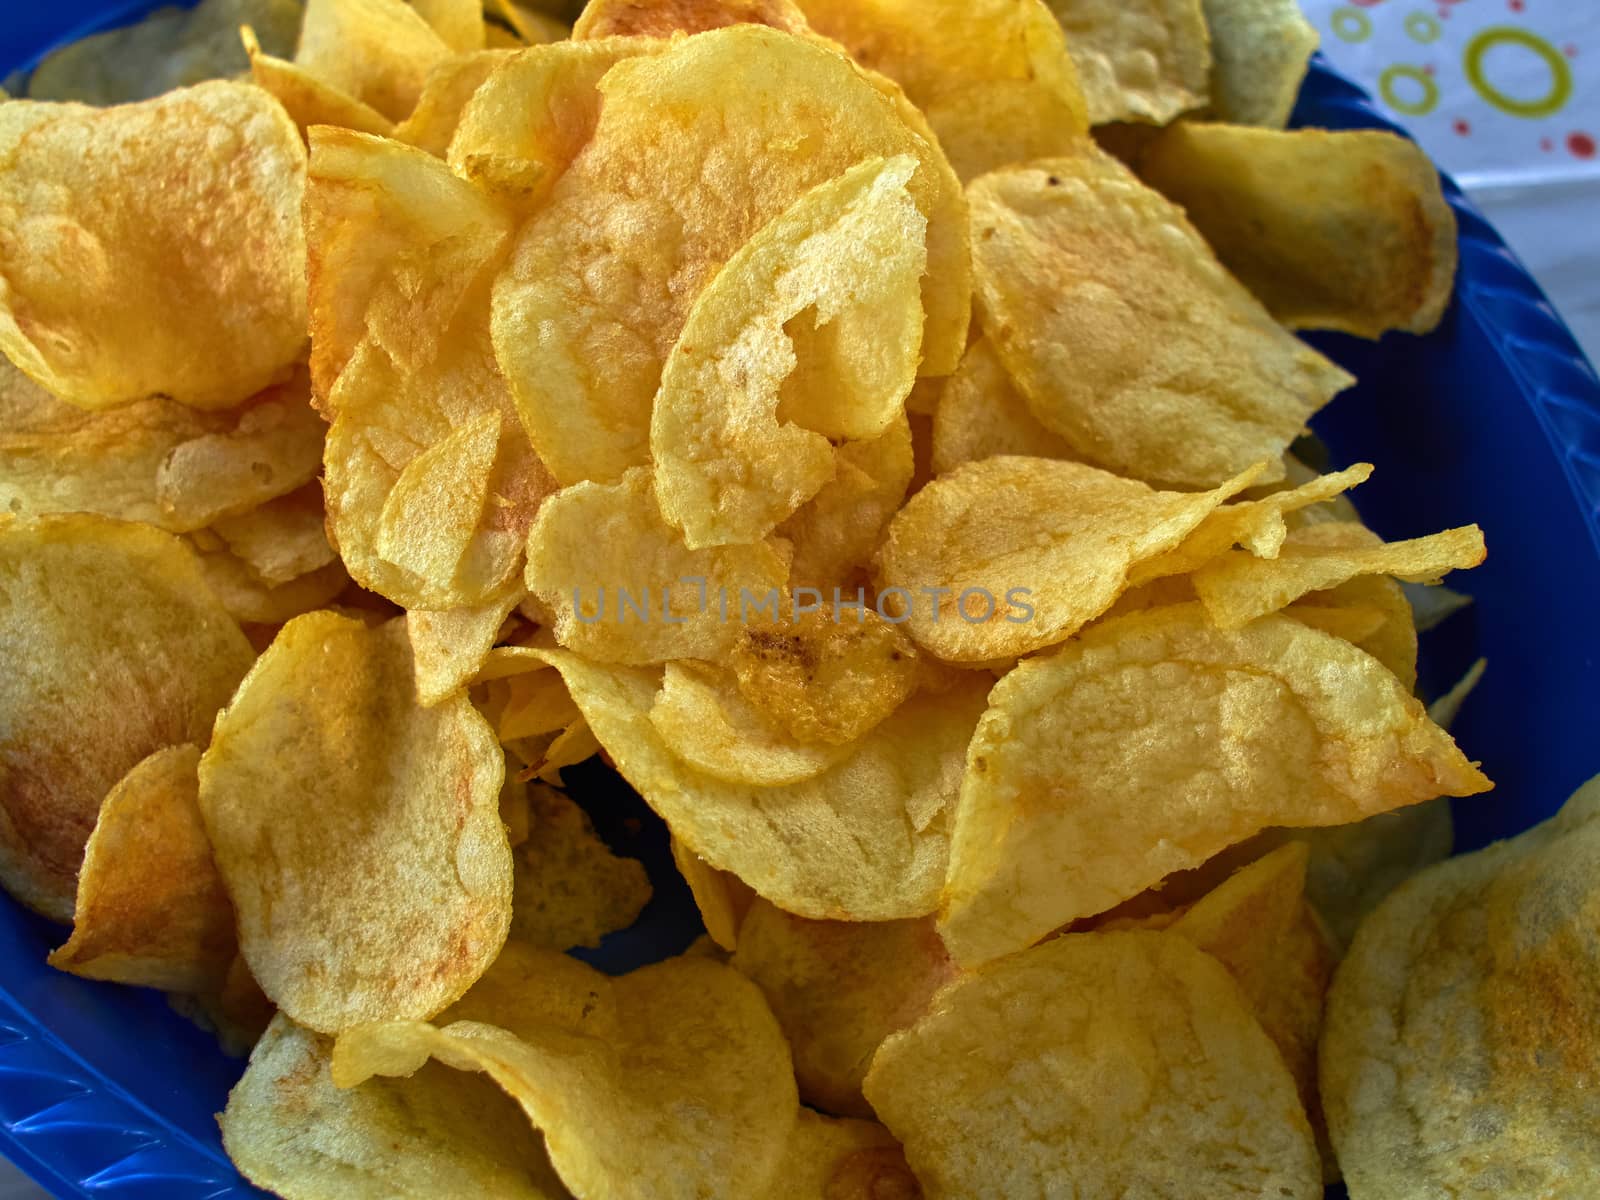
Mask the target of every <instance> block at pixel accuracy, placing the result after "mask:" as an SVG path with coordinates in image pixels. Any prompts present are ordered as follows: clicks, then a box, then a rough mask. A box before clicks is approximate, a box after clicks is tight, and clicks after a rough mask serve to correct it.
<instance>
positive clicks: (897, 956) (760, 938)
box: [729, 900, 955, 1117]
mask: <svg viewBox="0 0 1600 1200" xmlns="http://www.w3.org/2000/svg"><path fill="white" fill-rule="evenodd" d="M729 961H730V962H731V963H732V965H733V966H734V968H735V969H736V970H738V971H741V972H743V973H744V974H745V975H747V976H749V977H750V978H751V979H753V980H755V982H756V983H757V984H758V985H759V986H760V988H761V990H762V992H763V993H765V995H766V997H767V1003H768V1004H770V1005H771V1006H772V1011H773V1014H774V1015H775V1016H776V1017H777V1018H778V1024H779V1025H781V1026H783V1033H784V1036H785V1037H786V1038H788V1039H789V1048H790V1050H791V1051H792V1052H793V1054H794V1073H795V1079H796V1080H797V1081H798V1083H799V1086H800V1098H801V1099H802V1100H804V1101H805V1102H806V1103H807V1104H813V1105H815V1106H816V1107H818V1108H820V1109H823V1110H824V1111H826V1112H831V1113H837V1114H840V1115H842V1116H855V1117H870V1116H872V1107H871V1105H869V1104H868V1103H867V1102H866V1100H865V1099H863V1098H862V1095H861V1081H862V1080H863V1079H864V1078H866V1074H867V1067H868V1066H869V1065H870V1064H871V1062H872V1055H873V1053H874V1052H875V1051H876V1050H877V1048H878V1046H879V1045H880V1044H881V1043H882V1042H883V1039H884V1038H886V1037H888V1036H889V1034H891V1033H893V1032H895V1031H896V1030H898V1029H904V1028H905V1027H906V1026H907V1025H909V1024H911V1022H912V1021H914V1020H916V1019H917V1018H918V1017H919V1016H921V1015H922V1012H923V1010H924V1009H925V1008H927V1006H928V1001H929V1000H930V999H931V998H932V996H933V993H934V992H935V991H937V990H938V989H939V988H940V987H941V986H942V985H943V984H945V983H947V982H948V981H949V980H951V979H953V978H954V977H955V967H954V965H953V964H952V963H951V962H950V956H949V955H948V954H946V953H945V948H944V943H943V942H941V941H940V940H939V935H938V933H937V932H935V930H934V928H933V921H932V920H931V919H929V918H927V917H923V918H920V919H917V920H912V921H808V920H806V919H805V918H804V917H797V916H794V915H793V914H791V913H786V912H784V911H783V910H782V909H781V908H777V907H775V906H774V905H771V904H768V903H767V902H766V901H765V900H757V901H756V902H755V903H754V904H753V905H752V906H751V907H750V911H749V912H748V913H747V914H746V915H745V918H744V922H743V924H742V925H741V926H740V929H739V941H738V946H737V948H736V949H735V951H734V955H733V958H732V959H731V960H729Z"/></svg>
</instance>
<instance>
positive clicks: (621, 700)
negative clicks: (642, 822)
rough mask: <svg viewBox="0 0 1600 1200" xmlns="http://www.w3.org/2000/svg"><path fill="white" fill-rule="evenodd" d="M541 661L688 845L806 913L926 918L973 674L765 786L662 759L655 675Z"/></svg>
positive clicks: (976, 708) (976, 698) (975, 705)
mask: <svg viewBox="0 0 1600 1200" xmlns="http://www.w3.org/2000/svg"><path fill="white" fill-rule="evenodd" d="M543 653H545V654H546V656H547V657H548V658H549V660H550V661H551V662H552V663H553V664H554V665H555V667H556V669H557V670H559V671H560V672H561V674H562V676H563V677H564V678H565V679H566V681H567V686H568V688H570V689H571V691H572V698H573V699H574V700H576V701H577V702H578V707H579V708H581V709H582V710H583V715H584V717H585V719H586V720H587V721H588V723H589V725H590V727H591V728H592V729H593V730H594V735H595V737H597V738H598V739H599V741H600V744H601V745H602V746H604V747H605V749H606V751H607V753H608V754H610V756H611V758H612V760H613V761H614V762H615V763H616V767H617V770H618V771H620V772H621V774H622V776H623V777H624V778H625V779H627V781H628V782H629V783H630V784H632V785H633V787H634V788H635V789H636V790H637V791H638V792H639V794H640V795H641V796H643V797H644V799H645V801H646V802H647V803H648V804H649V805H650V807H651V808H653V809H655V811H656V812H657V813H658V814H660V816H661V817H662V819H663V820H665V821H666V823H667V826H668V828H669V829H671V830H672V833H673V836H674V837H676V838H678V839H679V840H680V841H681V842H683V843H684V846H685V848H686V849H688V850H690V851H692V852H693V853H695V854H698V855H699V856H700V857H701V858H703V859H705V860H706V862H708V863H710V864H711V865H712V866H714V867H717V868H719V869H720V870H724V871H731V872H732V873H733V874H735V875H737V876H738V877H739V878H740V879H742V880H743V881H744V882H745V883H747V884H749V885H750V886H751V887H752V888H754V889H755V890H756V891H757V892H759V893H760V894H761V895H763V896H765V897H766V898H767V899H768V900H770V901H772V902H773V903H774V904H777V905H780V906H782V907H783V908H785V909H787V910H789V911H790V912H795V913H799V914H801V915H803V916H808V917H814V918H831V919H836V920H854V921H886V920H894V919H896V918H900V917H917V916H923V915H925V914H926V913H928V912H930V911H932V909H933V906H934V904H935V903H936V901H937V899H938V892H939V886H940V884H941V882H942V881H943V879H944V874H945V865H946V859H947V853H948V844H947V838H948V834H947V822H948V819H949V816H948V812H949V808H950V806H951V804H952V803H953V801H954V798H955V794H956V791H957V789H958V788H959V786H960V777H961V755H962V752H963V750H964V748H965V746H966V744H967V740H968V738H969V737H970V736H971V732H972V728H973V725H974V724H975V723H976V721H977V716H978V713H979V712H980V711H981V709H982V705H983V695H984V690H985V686H986V681H985V680H984V679H981V678H977V677H974V678H973V680H972V681H971V682H966V681H963V683H962V685H960V686H959V687H957V688H955V689H953V690H952V691H951V692H949V693H947V694H944V695H938V696H932V695H924V696H916V697H913V698H912V699H911V700H909V701H907V702H906V703H905V704H903V705H901V706H900V708H899V709H898V710H897V711H896V712H895V713H894V715H893V716H891V717H889V719H888V720H886V721H884V722H883V723H882V724H880V725H879V726H878V727H877V728H876V729H874V730H873V731H872V732H871V733H869V734H867V735H866V736H864V737H863V738H862V739H861V740H860V741H859V742H858V743H856V745H855V746H853V747H852V748H851V752H850V753H849V754H848V755H847V756H845V757H844V758H842V759H841V760H840V761H839V762H838V763H836V764H834V766H832V767H831V768H829V769H828V770H826V771H824V772H823V773H822V774H820V775H816V776H814V777H812V778H811V779H807V780H805V781H803V782H801V783H797V784H792V785H790V786H787V787H770V788H763V787H752V786H749V785H747V784H729V783H723V782H721V781H719V780H716V779H712V778H710V777H709V776H707V775H704V774H702V773H701V772H699V771H697V770H695V769H694V768H693V767H691V766H689V764H687V763H685V762H683V761H682V760H681V759H679V758H677V757H676V756H675V755H673V754H672V752H671V751H670V750H669V749H668V748H667V746H666V743H665V742H663V741H662V739H661V738H660V736H659V735H658V734H657V733H656V732H655V727H654V726H653V725H652V724H651V722H650V710H651V708H652V707H653V706H654V704H655V700H656V695H657V693H658V692H659V690H660V686H661V672H660V671H659V670H648V669H642V668H638V667H606V666H602V665H599V664H596V663H592V662H588V661H585V660H584V659H582V658H579V657H578V656H577V655H575V654H571V653H567V652H562V651H547V652H543Z"/></svg>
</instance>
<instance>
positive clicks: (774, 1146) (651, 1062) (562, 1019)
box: [333, 943, 799, 1200]
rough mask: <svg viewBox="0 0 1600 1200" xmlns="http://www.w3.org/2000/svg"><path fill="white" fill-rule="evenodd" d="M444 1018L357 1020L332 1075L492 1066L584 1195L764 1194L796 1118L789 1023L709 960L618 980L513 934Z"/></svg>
mask: <svg viewBox="0 0 1600 1200" xmlns="http://www.w3.org/2000/svg"><path fill="white" fill-rule="evenodd" d="M446 1021H447V1022H450V1023H449V1024H441V1026H440V1027H437V1028H436V1027H434V1026H431V1025H425V1024H421V1023H418V1022H391V1023H386V1024H374V1025H366V1026H362V1027H360V1028H357V1029H353V1030H351V1031H349V1032H348V1033H345V1034H344V1035H343V1036H341V1037H340V1038H339V1041H338V1044H337V1045H336V1046H335V1048H334V1054H333V1079H334V1082H336V1083H338V1084H340V1085H341V1086H346V1087H350V1086H356V1087H357V1094H359V1086H357V1085H360V1086H364V1083H363V1081H365V1080H368V1079H370V1078H371V1076H373V1075H374V1074H380V1075H409V1074H410V1073H411V1072H413V1071H415V1070H417V1068H418V1067H420V1066H421V1065H422V1064H424V1063H426V1062H427V1060H428V1059H429V1058H430V1057H432V1058H436V1059H438V1060H439V1061H441V1062H443V1063H445V1064H447V1065H449V1066H452V1067H455V1068H457V1069H458V1070H463V1071H482V1072H485V1073H487V1074H488V1075H489V1076H490V1077H491V1078H492V1079H493V1080H494V1081H495V1082H496V1083H498V1084H499V1085H500V1086H501V1087H502V1088H503V1089H504V1090H505V1091H506V1092H507V1093H508V1094H509V1095H511V1096H512V1097H513V1098H514V1099H515V1100H516V1101H517V1102H518V1103H519V1104H520V1105H521V1106H522V1110H523V1112H525V1113H526V1114H527V1116H528V1119H529V1120H530V1121H532V1123H533V1124H534V1126H535V1127H536V1128H538V1129H540V1130H542V1131H543V1133H544V1135H545V1140H546V1145H547V1146H548V1148H549V1153H550V1161H551V1162H552V1163H553V1164H554V1166H555V1169H556V1171H557V1173H558V1174H559V1175H560V1176H561V1180H562V1182H563V1183H564V1184H566V1186H567V1187H568V1188H570V1189H571V1190H572V1192H573V1193H574V1194H575V1195H579V1196H607V1197H616V1198H617V1200H645V1198H647V1197H648V1198H649V1200H696V1198H698V1197H705V1196H760V1195H762V1194H763V1191H764V1188H765V1186H766V1185H767V1184H768V1183H769V1182H771V1181H772V1177H773V1175H774V1173H775V1172H776V1170H777V1167H778V1164H779V1162H780V1161H781V1160H782V1157H783V1155H784V1151H785V1149H786V1147H787V1144H788V1141H789V1139H790V1137H791V1136H793V1133H794V1129H795V1125H796V1123H797V1120H798V1115H799V1105H798V1101H797V1099H796V1096H795V1087H794V1078H793V1075H792V1073H791V1072H790V1069H789V1051H788V1047H787V1046H785V1045H784V1042H783V1034H782V1033H780V1032H779V1030H778V1024H777V1022H776V1021H774V1020H773V1018H772V1014H771V1013H770V1012H769V1011H768V1010H767V1006H766V1003H765V1001H763V1000H762V998H761V993H760V992H759V991H758V990H757V989H756V987H755V985H754V984H752V983H750V982H749V981H748V980H746V979H744V978H743V977H742V976H741V975H739V973H738V972H736V971H734V970H732V969H731V968H729V967H725V966H723V965H722V964H720V963H717V962H714V961H712V960H711V959H709V958H705V957H694V956H691V957H685V958H676V959H669V960H667V961H666V962H660V963H655V964H654V965H652V966H648V967H644V968H642V969H641V970H638V971H634V972H632V973H631V974H628V975H624V976H621V977H619V978H615V979H609V978H607V977H606V976H604V975H602V974H600V973H599V972H598V971H595V970H593V969H591V968H588V967H585V966H584V965H583V964H581V963H579V962H576V961H574V960H572V959H565V958H563V956H560V955H553V954H550V953H549V952H543V953H541V952H539V951H533V950H525V949H524V948H523V947H521V946H518V945H517V944H515V943H512V944H510V945H508V946H507V947H506V951H505V953H504V954H503V955H502V956H501V957H500V959H499V961H497V962H496V963H495V964H494V966H493V967H492V968H491V969H490V971H489V973H488V974H487V975H486V976H485V977H484V979H483V981H482V982H481V983H480V984H479V985H478V987H476V988H474V989H473V990H472V991H471V992H469V993H468V994H467V996H466V997H465V999H464V1000H463V1001H462V1002H461V1003H460V1004H458V1005H456V1006H455V1008H453V1009H451V1010H450V1011H449V1012H448V1013H446V1014H444V1016H443V1017H442V1018H441V1022H446ZM664 1113H672V1114H675V1116H676V1119H675V1120H672V1121H670V1122H667V1123H665V1124H664V1123H663V1122H662V1115H663V1114H664Z"/></svg>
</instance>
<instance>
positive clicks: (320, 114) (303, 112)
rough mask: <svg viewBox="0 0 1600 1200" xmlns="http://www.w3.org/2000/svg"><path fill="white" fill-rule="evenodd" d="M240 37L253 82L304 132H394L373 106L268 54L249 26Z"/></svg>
mask: <svg viewBox="0 0 1600 1200" xmlns="http://www.w3.org/2000/svg"><path fill="white" fill-rule="evenodd" d="M239 36H240V38H241V39H242V40H243V41H244V48H245V51H246V52H247V53H248V54H249V55H250V78H251V80H252V81H253V82H254V83H255V85H256V86H257V87H259V88H261V89H262V90H263V91H266V92H268V93H270V94H271V96H272V97H273V99H275V100H276V101H277V102H278V103H279V104H281V105H283V110H284V112H286V113H288V114H289V117H290V119H291V120H293V121H294V123H295V125H296V126H297V127H298V128H299V129H300V131H301V132H302V133H306V132H309V131H310V129H311V127H312V126H313V125H336V126H338V127H339V128H341V129H353V130H355V131H357V132H358V133H376V134H382V135H384V136H387V135H389V134H391V133H393V132H394V128H395V126H394V122H393V121H391V120H389V118H388V117H386V116H384V115H383V114H382V113H381V112H379V111H378V110H377V109H375V108H373V107H372V106H371V105H369V104H363V103H361V101H359V100H357V99H356V98H355V97H354V96H349V95H346V94H345V93H344V92H342V91H340V90H339V89H338V88H336V87H334V86H333V85H332V84H331V83H328V82H326V81H325V80H323V79H321V78H319V77H318V76H316V75H313V74H312V73H311V72H310V71H307V70H306V69H305V68H304V67H300V66H297V65H296V64H294V63H292V62H289V61H288V60H287V59H284V58H280V57H278V56H277V55H275V54H268V53H266V52H265V51H264V50H262V48H261V43H260V42H259V41H258V40H257V39H256V35H255V31H254V30H253V29H251V28H250V26H248V25H246V26H244V27H242V28H241V29H240V30H239Z"/></svg>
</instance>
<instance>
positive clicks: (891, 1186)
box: [763, 1108, 922, 1200]
mask: <svg viewBox="0 0 1600 1200" xmlns="http://www.w3.org/2000/svg"><path fill="white" fill-rule="evenodd" d="M763 1197H764V1200H922V1188H921V1186H920V1185H919V1184H918V1183H917V1177H916V1176H915V1175H913V1174H912V1173H911V1168H910V1167H909V1166H907V1165H906V1156H905V1152H904V1151H902V1150H901V1149H900V1143H899V1142H897V1141H895V1140H894V1135H893V1134H891V1133H890V1132H889V1131H888V1130H887V1129H885V1128H884V1127H883V1126H882V1125H879V1124H878V1123H877V1122H876V1121H856V1120H850V1119H848V1118H844V1119H841V1118H835V1117H827V1116H823V1115H822V1114H821V1113H817V1112H812V1111H811V1110H810V1109H809V1108H802V1109H801V1110H800V1119H799V1121H798V1122H796V1124H795V1127H794V1132H793V1133H792V1134H791V1135H790V1136H789V1144H788V1147H787V1148H786V1149H785V1150H784V1154H783V1158H782V1160H781V1161H780V1162H779V1164H778V1169H777V1170H776V1171H774V1172H773V1175H772V1184H771V1186H770V1187H769V1188H768V1189H767V1191H766V1192H765V1193H763Z"/></svg>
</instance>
